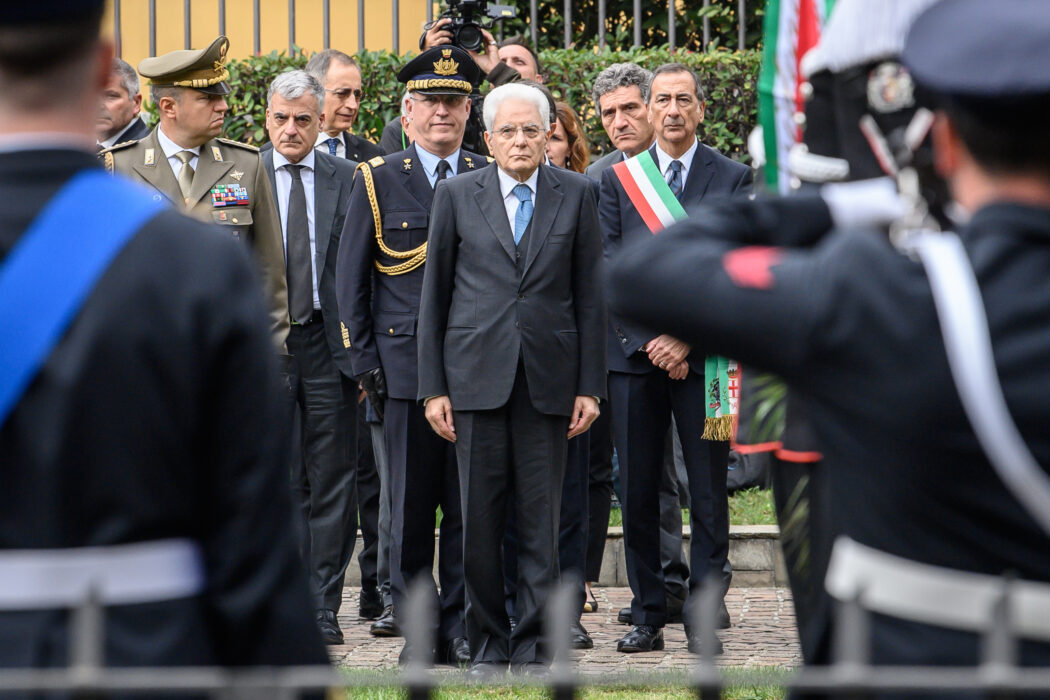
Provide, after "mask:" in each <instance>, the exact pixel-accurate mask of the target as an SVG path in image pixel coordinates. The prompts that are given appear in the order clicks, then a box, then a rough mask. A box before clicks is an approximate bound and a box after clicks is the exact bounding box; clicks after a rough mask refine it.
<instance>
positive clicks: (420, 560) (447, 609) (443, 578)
mask: <svg viewBox="0 0 1050 700" xmlns="http://www.w3.org/2000/svg"><path fill="white" fill-rule="evenodd" d="M383 438H384V441H385V442H386V450H387V460H388V463H387V466H388V469H389V473H390V506H391V508H390V589H391V593H392V595H393V601H394V612H395V614H401V613H403V612H404V610H405V603H406V596H407V595H408V587H409V586H411V585H412V582H413V581H415V580H416V578H417V577H420V576H425V577H426V578H427V579H429V580H431V585H433V583H432V576H433V574H432V573H431V572H432V571H433V569H434V522H435V518H436V515H437V509H438V507H440V508H441V513H442V517H441V532H440V536H439V541H438V549H439V552H438V582H439V584H440V587H441V588H440V594H439V592H438V591H437V590H436V589H435V590H434V596H435V598H436V603H437V606H438V609H439V610H440V620H439V625H438V629H437V630H436V631H435V632H436V635H437V639H436V641H441V642H444V641H448V640H450V639H453V638H455V637H463V636H465V630H464V629H463V608H464V599H463V593H464V589H463V521H462V514H461V511H462V509H461V507H460V502H459V494H460V490H459V473H458V471H457V469H456V456H455V451H454V448H453V446H452V444H451V443H449V442H447V441H445V440H444V439H442V438H441V437H439V436H438V435H437V433H435V432H434V430H433V429H432V428H431V427H430V423H428V422H427V419H426V415H425V414H424V411H423V407H422V406H420V405H419V403H418V402H417V401H409V400H404V399H387V401H386V407H385V409H384V415H383Z"/></svg>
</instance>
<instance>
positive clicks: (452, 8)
mask: <svg viewBox="0 0 1050 700" xmlns="http://www.w3.org/2000/svg"><path fill="white" fill-rule="evenodd" d="M517 16H518V11H517V9H516V8H514V7H511V6H510V5H496V4H494V3H490V2H489V1H488V0H448V9H447V10H445V11H444V12H442V13H441V17H448V18H449V19H451V20H452V24H451V25H450V26H449V30H450V31H451V32H452V44H453V45H454V46H458V47H459V48H461V49H463V50H464V51H481V49H482V45H483V44H484V43H485V38H484V37H483V36H482V35H481V27H482V25H481V21H480V20H481V19H483V18H488V19H514V18H515V17H517Z"/></svg>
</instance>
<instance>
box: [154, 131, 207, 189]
mask: <svg viewBox="0 0 1050 700" xmlns="http://www.w3.org/2000/svg"><path fill="white" fill-rule="evenodd" d="M157 141H159V142H160V149H161V150H162V151H164V157H165V158H167V160H168V165H170V166H171V172H173V173H175V179H176V180H178V179H179V171H180V170H182V161H181V160H179V159H178V158H176V157H175V154H176V153H178V152H179V151H189V152H190V153H192V154H193V157H192V158H190V167H191V168H193V172H197V161H198V160H199V159H198V156H199V155H200V154H201V147H200V146H197V147H196V148H183V147H182V146H180V145H179V144H177V143H175V142H174V141H172V140H171V139H169V138H168V135H167V134H165V133H164V127H160V128H158V129H157Z"/></svg>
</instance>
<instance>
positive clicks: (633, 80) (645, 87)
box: [591, 63, 653, 117]
mask: <svg viewBox="0 0 1050 700" xmlns="http://www.w3.org/2000/svg"><path fill="white" fill-rule="evenodd" d="M652 82H653V74H652V71H648V70H646V69H645V68H642V67H641V66H639V65H638V64H637V63H614V64H612V65H611V66H609V67H608V68H606V69H605V70H603V71H602V72H601V73H599V74H598V77H597V78H595V79H594V87H593V88H592V89H591V97H592V98H593V99H594V108H595V109H596V110H598V116H599V117H600V116H601V113H602V106H601V103H600V100H601V98H602V95H604V94H606V93H608V92H612V91H613V90H615V89H617V88H622V87H631V86H632V85H634V86H637V88H638V90H639V91H640V92H641V93H642V102H645V103H647V104H648V102H649V86H650V85H652Z"/></svg>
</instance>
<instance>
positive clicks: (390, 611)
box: [368, 605, 401, 637]
mask: <svg viewBox="0 0 1050 700" xmlns="http://www.w3.org/2000/svg"><path fill="white" fill-rule="evenodd" d="M368 631H369V632H370V633H371V634H372V636H373V637H400V636H401V630H400V629H399V628H398V626H397V620H395V619H394V606H393V605H388V606H386V607H385V608H383V614H382V615H380V616H379V619H378V620H376V621H375V622H373V623H372V626H371V627H370V628H369V630H368Z"/></svg>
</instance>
